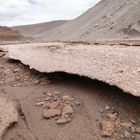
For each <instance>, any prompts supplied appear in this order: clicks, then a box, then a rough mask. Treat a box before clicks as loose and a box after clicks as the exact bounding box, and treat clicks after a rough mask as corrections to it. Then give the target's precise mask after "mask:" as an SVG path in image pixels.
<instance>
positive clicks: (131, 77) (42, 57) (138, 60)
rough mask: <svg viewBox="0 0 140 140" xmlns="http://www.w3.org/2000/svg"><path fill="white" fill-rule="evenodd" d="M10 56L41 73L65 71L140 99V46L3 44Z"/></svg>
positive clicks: (59, 43) (60, 43)
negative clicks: (111, 86)
mask: <svg viewBox="0 0 140 140" xmlns="http://www.w3.org/2000/svg"><path fill="white" fill-rule="evenodd" d="M0 48H1V49H3V50H5V51H7V52H8V53H7V57H8V58H10V59H15V60H20V61H21V62H22V63H23V64H25V65H29V66H30V68H31V69H32V68H33V69H36V70H38V71H40V72H47V73H49V72H66V73H71V74H78V75H81V76H86V77H89V78H91V79H97V80H99V81H103V82H106V83H108V84H110V85H115V86H117V87H119V88H120V89H122V90H123V91H125V92H128V93H130V94H132V95H134V96H140V92H139V91H140V47H139V46H136V47H135V46H124V45H113V46H110V45H91V44H89V45H86V44H85V45H84V44H74V43H73V44H70V43H62V42H58V43H30V44H17V45H3V46H2V45H1V46H0Z"/></svg>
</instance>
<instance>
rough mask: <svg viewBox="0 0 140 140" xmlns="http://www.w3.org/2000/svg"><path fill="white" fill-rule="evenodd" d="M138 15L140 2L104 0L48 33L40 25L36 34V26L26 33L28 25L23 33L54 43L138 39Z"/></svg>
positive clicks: (139, 29) (139, 21) (139, 15)
mask: <svg viewBox="0 0 140 140" xmlns="http://www.w3.org/2000/svg"><path fill="white" fill-rule="evenodd" d="M139 13H140V0H135V1H134V0H102V1H101V2H99V3H98V4H97V5H96V6H94V7H93V8H91V9H89V10H88V11H87V12H86V13H84V14H83V15H81V16H80V17H78V18H76V19H74V20H71V21H69V22H66V23H65V24H62V25H60V26H58V27H55V28H52V29H51V30H49V31H48V29H46V27H44V26H43V25H42V24H38V25H37V26H35V27H36V29H35V31H33V30H32V28H31V27H33V28H34V26H29V28H31V30H29V31H28V32H27V31H26V29H27V30H28V28H27V27H28V26H25V27H26V28H23V29H22V32H24V31H25V32H26V33H27V34H29V35H33V36H34V35H36V37H38V38H40V39H44V40H51V41H52V40H53V41H54V40H94V39H108V38H109V39H111V38H139V37H140V14H139ZM49 26H50V25H49ZM53 27H54V26H53ZM40 28H41V30H40ZM17 29H18V28H17ZM36 30H39V32H38V31H36Z"/></svg>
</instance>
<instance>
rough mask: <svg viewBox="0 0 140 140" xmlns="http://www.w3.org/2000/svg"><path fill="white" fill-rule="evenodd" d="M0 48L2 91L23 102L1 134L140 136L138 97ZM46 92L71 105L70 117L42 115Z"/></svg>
mask: <svg viewBox="0 0 140 140" xmlns="http://www.w3.org/2000/svg"><path fill="white" fill-rule="evenodd" d="M0 54H1V55H0V79H1V81H0V94H1V95H4V96H7V97H10V98H14V99H15V100H16V101H18V108H19V109H18V111H19V121H18V123H16V124H15V125H14V126H12V127H11V128H9V129H8V131H7V132H6V133H5V135H4V136H3V140H46V139H47V140H77V139H79V140H85V139H86V140H93V139H94V140H104V139H111V140H129V139H130V140H131V139H132V140H133V139H134V140H139V139H140V135H139V134H140V133H139V126H140V114H139V112H140V98H138V97H134V96H131V95H127V94H124V93H123V91H121V90H120V89H118V88H117V87H114V86H109V85H107V84H105V83H102V82H99V81H95V80H91V79H88V78H85V77H79V76H77V75H69V74H65V73H55V74H45V73H39V72H37V71H35V70H30V69H29V67H28V66H25V65H23V64H21V63H20V62H19V61H13V60H9V59H7V58H5V56H4V53H3V52H0ZM55 95H56V96H55ZM48 96H49V97H53V100H55V101H56V100H58V99H59V100H60V102H61V104H62V105H64V106H65V105H66V104H68V105H69V106H71V108H72V112H71V116H70V121H68V122H67V121H66V123H64V124H57V123H56V119H58V118H56V117H55V118H51V119H45V118H44V117H43V115H44V114H43V110H44V104H42V103H41V102H42V101H43V102H44V99H46V98H48ZM58 96H59V97H58ZM61 97H62V98H63V97H69V98H72V100H70V101H69V102H65V101H63V99H62V98H61ZM54 98H56V99H54ZM59 109H62V108H61V107H59Z"/></svg>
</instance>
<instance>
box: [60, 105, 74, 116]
mask: <svg viewBox="0 0 140 140" xmlns="http://www.w3.org/2000/svg"><path fill="white" fill-rule="evenodd" d="M72 113H73V109H72V107H71V106H68V105H67V106H65V107H64V109H63V112H62V114H63V115H64V114H65V115H66V114H72Z"/></svg>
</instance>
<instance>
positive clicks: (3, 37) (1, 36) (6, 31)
mask: <svg viewBox="0 0 140 140" xmlns="http://www.w3.org/2000/svg"><path fill="white" fill-rule="evenodd" d="M20 39H22V36H21V35H20V34H19V33H18V32H16V31H14V30H12V29H10V28H8V27H4V26H0V41H13V40H14V41H16V40H20Z"/></svg>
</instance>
